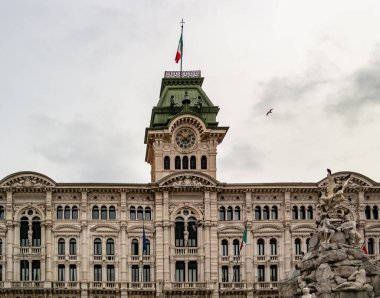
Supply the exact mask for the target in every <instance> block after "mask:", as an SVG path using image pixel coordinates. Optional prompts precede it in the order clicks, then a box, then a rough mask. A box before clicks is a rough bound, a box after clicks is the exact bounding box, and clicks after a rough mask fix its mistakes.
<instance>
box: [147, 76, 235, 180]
mask: <svg viewBox="0 0 380 298" xmlns="http://www.w3.org/2000/svg"><path fill="white" fill-rule="evenodd" d="M202 83H203V78H202V77H201V72H200V71H182V72H180V71H166V72H165V75H164V78H163V79H162V83H161V90H160V99H159V101H158V104H157V106H155V107H153V109H152V116H151V120H150V125H149V127H148V128H146V131H145V144H146V145H147V149H146V155H145V161H146V162H148V163H149V164H150V165H151V180H152V182H156V181H159V180H160V179H162V178H164V177H166V176H169V175H173V174H178V173H182V174H184V173H189V174H192V173H203V174H206V175H208V176H210V177H212V178H214V179H216V155H217V146H218V145H219V144H220V143H221V142H222V141H223V138H224V136H225V134H226V133H227V130H228V127H221V126H219V125H218V122H217V121H216V116H217V114H218V111H219V108H218V107H217V106H214V105H213V103H212V102H211V100H210V99H209V98H208V97H207V95H206V93H205V92H204V91H203V89H202Z"/></svg>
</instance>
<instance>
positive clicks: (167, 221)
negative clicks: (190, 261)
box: [162, 191, 171, 281]
mask: <svg viewBox="0 0 380 298" xmlns="http://www.w3.org/2000/svg"><path fill="white" fill-rule="evenodd" d="M162 211H163V222H164V238H163V239H162V241H163V243H164V280H165V281H171V278H170V240H171V237H170V227H171V225H170V215H169V192H167V191H164V193H163V209H162Z"/></svg>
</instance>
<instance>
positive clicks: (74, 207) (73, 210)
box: [71, 206, 78, 219]
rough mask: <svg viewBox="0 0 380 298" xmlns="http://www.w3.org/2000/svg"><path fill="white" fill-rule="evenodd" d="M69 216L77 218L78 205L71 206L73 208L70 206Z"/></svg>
mask: <svg viewBox="0 0 380 298" xmlns="http://www.w3.org/2000/svg"><path fill="white" fill-rule="evenodd" d="M71 218H72V219H78V207H77V206H73V208H71Z"/></svg>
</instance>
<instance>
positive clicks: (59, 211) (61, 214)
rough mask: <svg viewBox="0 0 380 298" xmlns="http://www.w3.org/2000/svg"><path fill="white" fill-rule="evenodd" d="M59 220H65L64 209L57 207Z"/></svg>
mask: <svg viewBox="0 0 380 298" xmlns="http://www.w3.org/2000/svg"><path fill="white" fill-rule="evenodd" d="M57 219H63V208H62V206H58V207H57Z"/></svg>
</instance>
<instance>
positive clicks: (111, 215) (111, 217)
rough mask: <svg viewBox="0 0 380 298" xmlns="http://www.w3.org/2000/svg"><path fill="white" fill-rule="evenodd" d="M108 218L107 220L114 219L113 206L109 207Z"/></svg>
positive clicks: (114, 211)
mask: <svg viewBox="0 0 380 298" xmlns="http://www.w3.org/2000/svg"><path fill="white" fill-rule="evenodd" d="M108 218H109V219H116V208H115V206H110V208H109V209H108Z"/></svg>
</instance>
